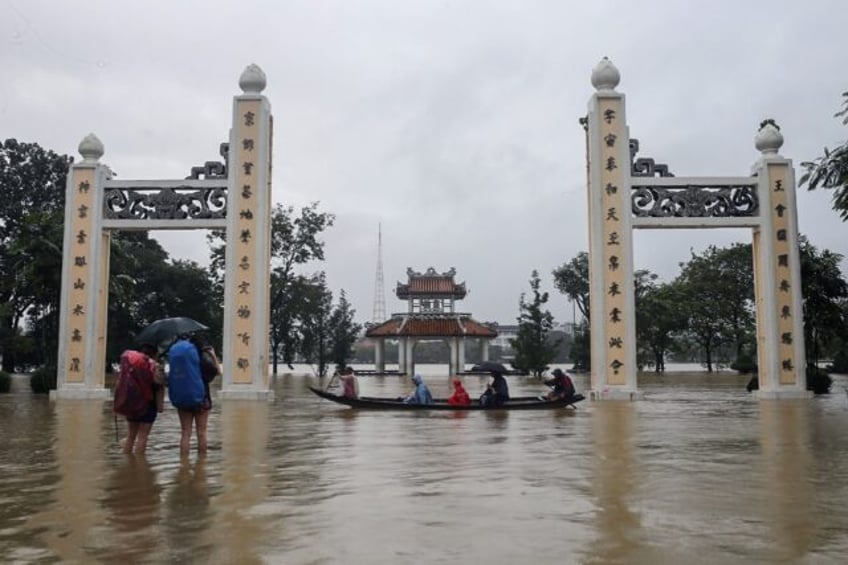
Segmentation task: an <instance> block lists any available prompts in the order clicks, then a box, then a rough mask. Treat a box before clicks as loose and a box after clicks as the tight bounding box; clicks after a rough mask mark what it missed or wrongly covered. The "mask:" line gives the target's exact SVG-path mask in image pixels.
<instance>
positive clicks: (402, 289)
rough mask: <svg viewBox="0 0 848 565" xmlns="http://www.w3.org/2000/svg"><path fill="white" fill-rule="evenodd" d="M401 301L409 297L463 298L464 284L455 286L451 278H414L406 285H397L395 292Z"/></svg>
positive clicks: (464, 292)
mask: <svg viewBox="0 0 848 565" xmlns="http://www.w3.org/2000/svg"><path fill="white" fill-rule="evenodd" d="M395 294H397V297H398V298H400V299H401V300H403V299H405V298H409V297H410V296H455V297H458V298H464V297H465V294H466V290H465V283H461V284H456V283H454V282H453V277H415V278H411V279H410V281H409V283H408V284H401V283H398V285H397V290H396V291H395Z"/></svg>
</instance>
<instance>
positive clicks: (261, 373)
mask: <svg viewBox="0 0 848 565" xmlns="http://www.w3.org/2000/svg"><path fill="white" fill-rule="evenodd" d="M239 86H240V87H241V89H242V91H243V92H244V94H241V95H239V96H236V97H234V99H233V127H232V129H231V130H230V153H229V165H228V166H229V171H228V180H227V183H228V188H227V192H228V195H227V251H226V262H227V271H226V282H225V288H224V352H223V359H222V362H223V367H224V371H223V384H222V388H221V396H222V397H224V398H245V399H271V398H273V391H271V390H270V389H269V374H268V360H269V355H268V353H269V347H270V345H269V339H268V333H269V331H268V326H269V324H270V321H269V307H270V306H269V304H270V301H269V292H270V286H271V274H270V258H271V138H272V126H273V122H272V118H271V105H270V103H269V102H268V99H267V98H265V96H263V95H262V94H261V92H262V90H263V89H264V88H265V73H263V72H262V70H261V69H260V68H259V67H258V66H256V65H249V66H248V67H247V68H246V69H245V70H244V72H243V73H242V75H241V78H240V79H239Z"/></svg>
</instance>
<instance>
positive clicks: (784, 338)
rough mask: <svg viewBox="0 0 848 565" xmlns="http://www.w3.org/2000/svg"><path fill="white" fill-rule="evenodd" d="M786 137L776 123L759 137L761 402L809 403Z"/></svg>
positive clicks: (756, 255) (756, 271) (757, 292)
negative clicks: (782, 150)
mask: <svg viewBox="0 0 848 565" xmlns="http://www.w3.org/2000/svg"><path fill="white" fill-rule="evenodd" d="M782 145H783V135H782V134H781V133H780V129H779V127H777V125H776V124H774V123H773V122H772V121H770V120H767V121H765V122H763V125H762V126H761V127H760V130H759V131H758V132H757V136H756V138H755V146H756V147H757V149H758V150H759V151H760V152H761V153H762V156H761V157H760V159H759V161H757V163H756V164H755V165H754V173H755V174H756V176H757V178H758V179H759V200H760V207H761V208H760V209H761V212H760V213H761V216H762V223H761V227H760V228H759V229H757V230H755V231H754V280H755V285H754V286H755V298H756V304H757V365H758V367H759V373H758V378H759V386H760V388H759V391H757V396H758V397H759V398H807V397H810V396H812V393H811V392H810V391H808V390H807V378H806V359H805V355H804V325H803V324H804V315H803V309H802V296H801V258H800V252H799V248H798V215H797V206H796V198H795V175H794V171H793V168H792V161H791V160H789V159H785V158H783V157H782V156H781V155H780V154H779V153H778V151H779V150H780V147H781V146H782Z"/></svg>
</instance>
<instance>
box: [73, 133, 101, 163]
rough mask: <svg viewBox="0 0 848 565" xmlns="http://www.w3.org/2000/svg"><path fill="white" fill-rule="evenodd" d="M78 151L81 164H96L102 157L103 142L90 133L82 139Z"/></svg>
mask: <svg viewBox="0 0 848 565" xmlns="http://www.w3.org/2000/svg"><path fill="white" fill-rule="evenodd" d="M78 150H79V153H80V155H82V162H83V163H96V162H97V161H98V160H99V159H100V158H101V157H102V156H103V142H102V141H100V140H99V139H98V138H97V136H96V135H94V134H93V133H90V134H88V135H87V136H85V137H83V138H82V141H80V144H79V147H78Z"/></svg>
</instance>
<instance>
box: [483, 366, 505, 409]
mask: <svg viewBox="0 0 848 565" xmlns="http://www.w3.org/2000/svg"><path fill="white" fill-rule="evenodd" d="M508 400H509V385H508V384H506V379H505V378H504V376H503V373H501V372H500V371H492V382H491V383H489V385H488V386H487V387H486V392H484V393H483V396H481V397H480V404H482V405H483V406H503V405H504V404H506V402H507V401H508Z"/></svg>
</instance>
